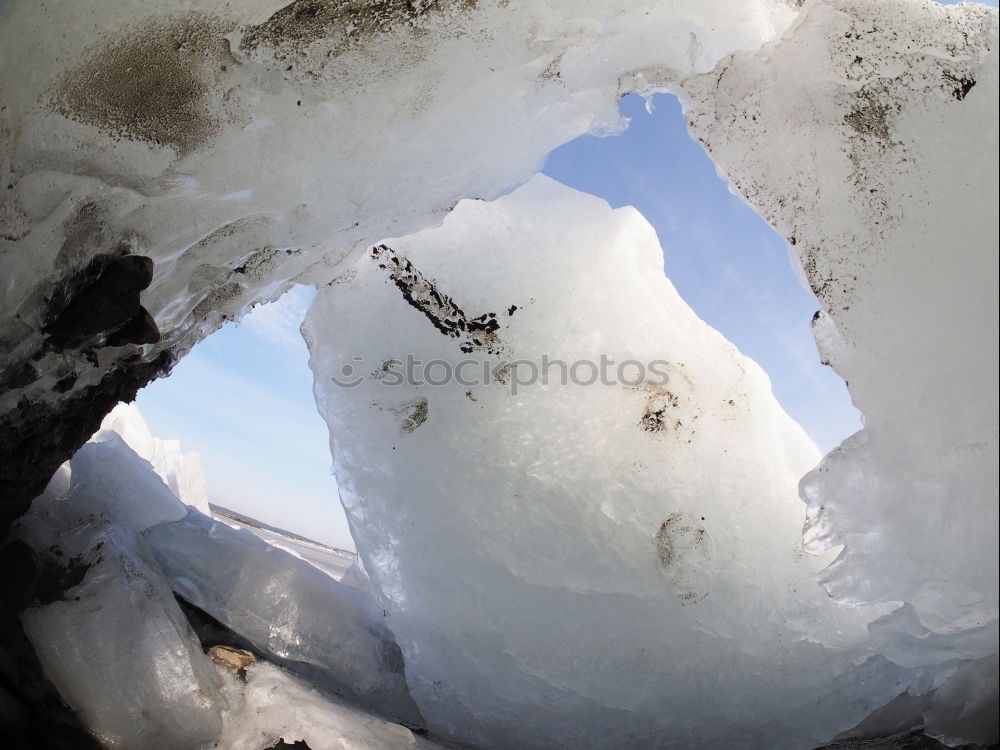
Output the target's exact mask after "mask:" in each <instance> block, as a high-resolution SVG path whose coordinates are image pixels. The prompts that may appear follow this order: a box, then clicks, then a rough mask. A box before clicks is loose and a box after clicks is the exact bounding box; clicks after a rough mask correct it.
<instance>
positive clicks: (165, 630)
mask: <svg viewBox="0 0 1000 750" xmlns="http://www.w3.org/2000/svg"><path fill="white" fill-rule="evenodd" d="M116 416H117V417H118V418H117V419H109V420H107V425H108V427H107V428H106V429H103V430H101V431H99V432H98V433H97V434H96V435H95V436H94V439H93V440H92V441H91V442H89V443H87V444H86V445H84V446H83V447H82V448H81V449H80V450H79V451H78V452H77V454H76V455H75V456H74V457H73V459H72V460H71V461H70V462H68V463H67V465H65V466H63V467H61V468H60V470H59V472H57V474H56V476H55V477H54V478H53V480H52V481H51V482H50V483H49V486H48V487H47V488H46V491H45V492H44V493H42V495H40V496H39V497H38V498H36V499H35V501H34V502H33V503H32V507H31V510H30V511H29V512H28V513H27V514H26V515H25V516H23V517H22V518H21V519H20V520H19V521H18V524H17V527H16V536H17V538H19V539H20V540H23V541H25V542H27V543H28V544H29V545H30V546H31V547H32V548H33V549H35V550H36V552H37V553H38V554H39V555H40V556H41V559H43V560H45V567H44V568H43V580H44V581H45V583H44V585H43V586H42V587H41V590H40V593H39V599H38V601H36V603H35V605H34V606H31V607H29V608H28V609H26V610H25V612H24V613H23V615H22V620H23V623H24V629H25V632H26V634H27V636H28V638H29V639H30V640H31V643H32V644H33V645H34V648H35V650H36V652H37V653H38V656H39V660H40V661H41V664H42V668H43V669H44V670H45V674H46V676H47V677H48V678H49V679H50V680H52V682H53V683H54V684H55V685H56V687H57V688H58V689H59V691H60V694H61V696H62V698H63V699H64V700H65V701H66V703H67V704H68V705H69V706H70V707H71V708H72V709H73V710H74V711H76V712H77V714H78V716H79V717H80V720H81V721H82V722H83V724H84V725H85V726H86V727H87V728H88V729H89V730H90V731H91V733H92V734H93V735H94V737H96V738H97V739H98V740H99V741H101V742H102V743H103V744H105V745H107V746H109V747H121V748H136V749H142V748H148V747H162V748H177V749H178V750H191V749H192V748H198V747H210V746H211V747H215V746H221V747H240V748H250V747H255V746H256V747H261V748H263V747H265V746H268V745H271V744H273V743H274V742H275V741H277V739H278V738H279V737H282V736H285V737H289V738H292V737H294V738H296V739H298V738H301V737H303V736H307V735H308V736H310V738H312V737H313V736H314V735H315V737H316V741H315V742H313V741H312V739H311V741H310V746H311V747H313V748H315V749H316V750H320V748H323V747H328V748H341V747H345V748H346V747H352V748H354V747H370V748H373V749H374V748H381V747H400V748H402V747H418V746H432V745H433V743H429V742H427V743H422V744H418V743H417V741H416V739H415V738H414V736H413V735H412V733H411V732H410V730H409V729H407V728H406V727H404V726H402V725H399V724H394V723H392V721H390V719H393V718H395V719H400V720H405V721H406V722H407V723H408V724H409V725H410V726H416V725H419V724H420V723H421V721H422V720H421V718H420V714H419V712H418V711H417V709H416V707H415V706H414V704H413V701H412V700H411V699H410V697H409V695H408V690H407V686H406V682H405V679H404V676H403V660H402V655H401V653H400V651H399V647H398V646H397V645H396V643H395V640H394V639H393V635H392V633H391V632H389V630H388V629H387V628H386V626H385V625H384V620H383V612H382V610H381V609H380V608H379V607H378V604H377V603H376V601H375V600H374V599H373V598H372V596H371V595H370V594H368V593H366V592H364V591H361V590H359V589H358V588H355V587H351V586H349V585H346V584H343V585H342V584H339V583H337V582H336V581H335V580H333V579H332V578H330V577H329V576H328V575H327V574H326V573H323V572H321V571H320V570H319V569H318V568H316V567H314V566H312V565H310V564H309V563H306V562H304V561H302V560H300V559H299V558H297V557H294V556H293V555H291V554H290V553H288V552H286V551H284V550H281V549H278V548H276V547H273V546H271V545H268V544H266V543H265V542H263V541H261V540H260V539H258V538H257V537H256V536H254V535H253V534H251V533H250V532H249V531H246V530H234V529H231V528H229V527H228V526H225V525H223V524H219V523H216V522H215V521H213V520H212V519H211V518H209V517H207V516H204V515H203V514H202V513H201V512H200V511H198V510H197V509H196V508H186V507H185V506H184V505H183V504H182V503H181V502H180V501H179V500H178V499H177V498H176V497H174V496H173V494H172V493H171V492H170V490H169V488H168V487H167V486H166V485H165V484H164V482H163V479H162V477H161V476H159V474H158V473H157V472H155V471H154V468H153V466H152V465H151V464H150V463H149V462H147V461H145V460H143V459H142V458H141V457H140V456H139V455H137V454H136V452H135V451H134V450H133V449H132V448H131V447H130V445H129V444H127V443H126V442H125V440H123V439H122V436H120V435H119V434H118V432H116V431H117V430H121V431H122V432H123V433H124V436H126V437H130V438H131V440H132V443H133V444H137V441H136V435H138V436H140V438H141V437H143V436H145V437H147V438H149V440H145V441H141V442H139V443H138V444H140V445H148V444H154V445H167V446H171V445H173V442H174V441H166V442H161V441H158V440H157V439H156V438H152V437H151V435H150V433H149V429H148V427H147V426H146V424H145V422H144V421H143V420H142V418H141V417H140V416H139V414H138V412H137V411H136V410H134V409H133V410H127V411H125V412H124V413H122V412H119V413H118V414H117V415H116ZM150 441H152V443H150ZM178 513H179V515H178ZM175 593H176V594H179V595H180V596H182V597H184V599H185V600H187V602H189V603H190V604H193V605H195V606H197V607H199V608H200V609H202V610H203V611H205V612H207V613H208V614H209V615H210V616H213V617H214V618H215V619H217V620H218V621H219V622H220V623H221V624H222V625H223V626H226V627H228V628H229V629H230V630H231V631H232V632H234V633H236V634H238V636H239V637H240V638H243V639H246V640H248V641H249V642H251V643H252V644H254V645H255V646H258V647H259V648H260V649H261V651H262V652H263V653H264V654H266V655H267V656H268V658H270V659H272V660H273V661H274V662H275V663H278V664H280V665H282V666H284V667H287V668H289V669H291V670H292V671H294V672H298V673H299V674H302V675H305V676H306V677H308V679H309V682H308V683H303V682H301V681H300V680H296V679H295V678H294V677H292V676H290V675H289V674H287V673H286V672H284V671H281V670H279V669H277V668H275V667H271V666H268V665H266V664H258V665H256V666H255V667H254V669H253V670H252V676H249V678H248V679H247V680H246V685H245V686H243V685H241V684H233V681H232V679H230V678H229V677H228V676H227V677H224V676H223V675H222V674H221V673H220V672H219V671H218V670H217V669H216V668H215V667H214V666H213V665H212V663H211V662H210V661H209V660H208V659H207V658H206V656H205V655H204V654H203V653H202V648H201V646H202V644H201V643H199V639H198V637H197V636H196V635H195V634H194V633H193V632H192V630H191V627H190V626H189V624H188V621H187V619H186V618H185V615H184V613H183V612H182V610H181V608H180V607H179V605H178V603H177V602H176V601H175V598H174V594H175ZM317 686H319V687H322V688H325V689H326V690H327V691H330V690H334V691H337V692H338V693H340V694H341V695H345V696H348V697H350V698H355V699H360V700H362V701H363V702H364V703H366V704H367V705H368V707H369V710H365V709H363V708H361V707H359V706H358V705H357V704H356V703H354V704H352V703H350V702H347V701H344V700H343V699H338V698H337V697H336V696H334V695H332V694H331V693H329V692H325V693H319V692H317V689H316V688H317ZM371 707H375V708H376V709H378V711H379V712H380V713H379V714H378V715H375V714H373V713H372V712H371V710H370V709H371ZM217 743H218V744H217ZM352 743H353V744H352ZM380 743H381V744H380Z"/></svg>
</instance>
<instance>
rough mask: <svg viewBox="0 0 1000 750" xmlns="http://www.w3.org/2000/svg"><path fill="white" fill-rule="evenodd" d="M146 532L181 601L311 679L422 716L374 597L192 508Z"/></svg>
mask: <svg viewBox="0 0 1000 750" xmlns="http://www.w3.org/2000/svg"><path fill="white" fill-rule="evenodd" d="M145 538H146V542H147V543H148V544H149V545H150V547H151V549H152V550H153V554H154V555H155V556H156V559H157V561H158V562H159V564H160V567H161V568H162V569H163V571H164V573H165V575H166V577H167V580H168V581H169V582H170V585H171V587H172V588H173V589H174V591H176V592H177V593H178V594H180V595H181V596H183V597H184V598H185V599H186V600H188V601H189V602H191V603H192V604H194V605H195V606H197V607H199V608H200V609H202V610H204V611H205V612H207V613H208V614H209V615H211V616H212V617H214V618H215V619H216V620H218V621H220V622H221V623H223V624H224V625H226V626H227V627H229V628H230V629H231V630H234V631H235V632H237V633H239V634H240V635H241V636H243V637H244V638H247V639H248V640H250V641H251V642H252V643H253V644H254V645H256V646H257V647H259V648H261V649H263V650H265V651H267V652H269V653H270V654H273V655H274V656H275V657H278V658H279V659H280V660H284V661H283V663H285V664H287V665H288V666H290V667H291V668H293V669H295V670H296V671H298V672H300V673H301V674H303V675H305V676H306V677H308V678H309V679H310V680H312V681H314V682H315V683H316V684H319V685H323V686H325V687H328V688H331V689H334V690H337V691H338V692H340V693H342V694H345V695H348V696H350V697H352V698H355V699H357V700H361V701H363V702H365V703H367V704H368V705H372V706H374V707H376V708H378V709H380V710H381V711H383V712H384V713H385V714H386V715H388V716H390V717H393V718H397V719H400V720H403V721H406V722H408V723H410V724H419V723H420V716H419V713H418V711H417V710H416V707H415V706H414V705H413V702H412V700H411V699H410V697H409V694H408V692H407V686H406V679H405V677H404V674H403V657H402V654H401V653H400V650H399V646H398V645H397V644H396V640H395V638H394V637H393V634H392V633H391V632H390V631H389V629H388V628H387V627H386V625H385V617H384V615H383V611H382V609H381V608H380V607H379V605H378V604H377V603H376V601H375V600H374V599H373V598H372V596H371V595H369V594H367V593H365V592H363V591H360V590H358V589H356V588H353V587H351V586H348V585H346V584H341V583H338V582H337V581H335V580H334V579H333V578H331V577H330V576H329V575H327V574H326V573H324V572H323V571H321V570H320V569H318V568H316V567H314V566H313V565H311V564H309V563H308V562H306V561H304V560H302V559H301V558H298V557H296V556H295V555H292V554H290V553H288V552H286V551H285V550H282V549H279V548H277V547H274V546H271V545H269V544H267V543H266V542H264V541H263V540H261V539H259V538H258V537H256V536H254V535H253V534H252V533H250V532H249V531H247V530H245V529H240V530H237V529H233V528H231V527H229V526H227V525H225V524H222V523H218V522H216V521H213V520H212V519H211V518H208V517H206V516H204V515H202V514H201V513H198V512H197V511H194V510H192V511H191V512H190V513H188V515H187V516H186V517H185V518H184V519H182V520H180V521H176V522H174V523H165V524H160V525H159V526H155V527H153V528H151V529H149V530H148V531H146V532H145Z"/></svg>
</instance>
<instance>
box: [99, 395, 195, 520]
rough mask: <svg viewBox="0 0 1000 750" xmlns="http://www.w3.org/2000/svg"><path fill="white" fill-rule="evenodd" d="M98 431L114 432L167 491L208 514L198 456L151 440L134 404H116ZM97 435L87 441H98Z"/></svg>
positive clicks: (175, 445) (176, 442)
mask: <svg viewBox="0 0 1000 750" xmlns="http://www.w3.org/2000/svg"><path fill="white" fill-rule="evenodd" d="M101 430H102V431H105V430H111V431H114V432H117V433H118V434H119V435H120V436H121V437H122V439H123V440H124V441H125V442H126V443H128V446H129V448H131V449H132V450H134V451H135V452H136V453H138V454H139V455H140V456H142V457H143V458H144V459H146V460H147V461H149V463H150V464H152V466H153V471H155V472H156V473H157V474H159V475H160V478H162V479H163V481H164V482H165V483H166V485H167V487H169V488H170V491H171V492H172V493H173V494H174V495H175V496H176V497H177V498H178V499H179V500H180V501H181V502H182V503H185V504H187V505H191V506H193V507H195V508H197V509H198V510H200V511H201V512H202V513H204V514H205V515H210V514H211V510H210V509H209V507H208V490H207V489H206V487H205V472H204V470H203V468H202V464H201V456H200V455H199V454H198V453H194V452H190V451H189V452H187V453H185V452H183V451H182V450H181V442H180V440H161V439H160V438H157V437H153V433H152V432H150V430H149V426H148V425H147V424H146V420H144V419H143V418H142V414H141V413H140V412H139V407H138V406H136V405H135V404H118V406H116V407H115V408H114V409H112V410H111V412H110V413H109V414H108V416H106V417H105V418H104V421H103V422H102V423H101ZM100 439H101V435H100V433H99V434H97V435H95V436H94V437H93V438H91V440H92V441H96V440H100Z"/></svg>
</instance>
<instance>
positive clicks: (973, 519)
mask: <svg viewBox="0 0 1000 750" xmlns="http://www.w3.org/2000/svg"><path fill="white" fill-rule="evenodd" d="M889 30H891V31H889ZM997 37H998V32H997V13H996V11H995V10H993V9H989V8H986V7H984V6H981V5H972V4H966V5H962V6H955V7H943V6H940V5H937V4H936V3H930V2H914V3H904V2H891V3H868V2H860V1H857V0H842V1H839V2H835V3H813V4H810V5H808V6H807V8H806V11H805V12H804V13H803V14H802V16H800V18H799V20H798V21H797V23H796V26H795V27H794V28H793V29H792V30H790V32H789V33H788V34H787V36H786V37H785V38H784V39H782V40H781V41H780V42H777V43H775V44H773V45H771V46H769V47H768V48H766V49H765V50H762V53H761V54H756V55H744V54H740V53H737V54H735V55H734V56H733V57H731V58H729V59H727V60H725V61H723V62H722V63H720V65H719V69H718V73H717V74H716V75H713V76H699V77H696V78H694V79H691V80H688V81H686V82H685V83H684V84H683V89H684V91H685V93H686V95H687V97H688V106H687V116H688V119H689V122H690V123H691V128H692V133H693V134H694V135H695V136H696V137H698V138H699V139H701V140H702V141H703V142H704V143H706V144H707V148H708V150H709V152H710V153H711V155H712V157H713V158H714V159H715V160H716V163H717V164H719V165H720V167H721V169H722V170H723V172H724V173H725V174H726V175H727V176H728V178H729V179H730V180H731V181H732V183H733V184H734V185H735V186H736V188H737V189H738V190H739V191H740V192H741V193H742V194H743V195H745V196H746V197H747V200H748V201H749V202H750V204H751V205H753V206H754V207H755V208H756V209H757V210H758V211H759V212H760V213H761V215H763V216H764V217H766V218H767V219H768V220H769V221H770V222H772V223H773V224H774V225H775V226H776V227H777V228H778V229H779V231H781V232H782V233H783V234H784V235H785V236H786V237H787V238H788V239H789V242H790V243H791V244H792V245H793V250H794V253H795V257H796V258H797V260H798V262H799V264H800V267H801V269H802V271H803V275H804V277H805V278H806V279H807V280H808V282H809V284H810V286H811V287H812V288H813V289H814V290H815V292H816V294H817V296H818V297H819V300H820V302H821V303H822V305H823V312H822V313H820V314H819V315H818V316H817V317H816V319H815V321H814V330H815V333H816V338H817V341H818V343H819V346H820V350H821V353H822V356H823V357H824V359H825V361H828V362H829V363H830V364H831V365H832V366H833V367H834V368H835V369H836V370H837V372H838V373H840V374H841V375H842V376H843V377H844V379H845V380H846V381H847V383H848V386H849V388H850V392H851V395H852V398H853V400H854V403H855V405H856V406H857V407H858V408H859V409H860V410H861V411H862V412H863V413H864V415H865V428H864V430H862V431H861V432H859V433H858V434H856V435H854V436H853V437H851V438H850V439H848V440H847V441H845V443H844V444H843V445H842V446H841V447H840V449H838V450H836V451H834V452H833V453H831V454H830V455H829V456H828V457H827V458H826V459H825V460H824V462H823V464H822V465H821V466H820V467H818V468H817V469H816V470H815V471H812V472H810V473H809V474H807V475H806V476H805V477H804V479H803V481H802V494H803V497H804V499H805V500H806V502H807V504H808V517H809V518H808V523H807V525H806V529H805V538H806V542H807V547H808V548H809V549H811V550H813V551H815V550H820V549H829V548H834V547H837V546H839V545H843V550H842V552H841V553H840V555H839V556H838V558H837V560H836V562H835V563H834V564H833V565H831V566H830V567H829V568H828V569H826V570H825V571H824V572H823V573H822V575H821V581H822V583H823V585H824V586H825V587H826V589H827V590H828V591H829V592H830V594H831V595H832V596H833V597H834V598H835V599H836V600H837V601H840V602H843V603H846V604H853V603H858V602H896V603H902V602H906V603H908V604H909V606H910V609H909V610H907V611H908V612H909V615H908V616H906V617H900V618H898V622H899V623H901V624H903V625H901V627H902V628H903V629H902V630H901V634H902V633H906V632H911V631H912V630H913V628H916V629H917V631H918V632H919V631H920V630H921V629H923V632H925V633H927V634H928V635H933V637H934V638H935V639H936V640H937V641H938V642H941V641H947V640H948V638H947V637H948V636H951V637H952V638H953V639H954V642H955V643H959V642H961V643H962V644H963V645H962V646H961V647H960V648H959V651H964V653H965V654H966V655H967V656H984V655H985V654H987V653H995V651H996V647H997V636H996V628H997V591H998V587H997V576H998V573H997V555H996V550H997V546H998V512H997V511H998V503H997V486H998V483H997V481H998V480H997V340H998V337H997V239H998V235H997V201H998V189H997V185H998V179H997V177H998V176H997V45H998V38H997ZM914 620H915V621H916V624H915V625H914V624H913V621H914ZM904 625H905V627H904ZM887 630H891V626H890V625H888V624H887V623H883V626H882V627H881V628H880V632H883V633H884V632H885V631H887ZM942 636H945V637H944V638H942ZM973 642H974V643H973Z"/></svg>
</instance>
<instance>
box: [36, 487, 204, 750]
mask: <svg viewBox="0 0 1000 750" xmlns="http://www.w3.org/2000/svg"><path fill="white" fill-rule="evenodd" d="M136 499H137V500H139V498H136ZM69 536H72V537H74V539H73V540H72V541H71V542H70V544H69V545H68V546H72V547H75V548H77V549H81V550H82V551H81V552H80V554H79V555H77V556H74V557H73V558H72V559H70V558H69V557H68V556H67V554H66V553H59V557H60V558H61V559H59V560H58V561H56V562H54V563H53V565H60V564H66V568H65V569H66V570H67V571H68V573H67V574H68V575H72V573H73V571H76V570H86V573H85V575H84V576H83V578H82V580H81V581H80V582H79V584H78V585H75V586H73V587H72V588H70V589H69V590H68V591H66V592H65V595H64V598H63V599H61V600H58V601H52V602H49V603H45V604H42V605H41V606H35V607H30V608H28V609H26V610H25V611H24V612H23V613H22V615H21V618H22V622H23V624H24V630H25V633H26V634H27V636H28V638H29V639H30V640H31V643H32V645H33V646H34V647H35V653H36V654H37V655H38V659H39V661H40V662H41V664H42V668H43V670H44V672H45V675H46V676H47V677H48V678H49V679H50V680H51V681H52V683H53V684H54V685H55V686H56V688H57V689H58V690H59V694H60V695H61V696H62V698H63V700H64V701H65V702H66V703H67V704H68V705H69V706H70V708H72V709H74V710H75V711H76V712H77V714H78V716H79V718H80V720H81V722H82V723H83V724H84V726H86V727H87V728H88V729H89V730H90V731H91V732H92V733H93V735H94V736H95V737H96V738H97V739H98V740H99V741H100V742H101V743H102V744H104V745H105V746H107V747H118V748H149V747H157V748H165V749H166V748H169V749H171V750H173V749H176V750H190V748H197V747H201V746H203V745H205V744H207V743H210V742H212V741H214V740H215V738H216V737H218V735H219V733H220V731H221V730H222V720H221V714H220V711H221V708H222V703H221V698H222V694H221V687H222V679H221V677H220V675H219V674H218V672H217V671H216V669H215V668H214V667H213V666H212V664H211V662H209V661H208V659H206V658H205V655H204V654H203V653H202V651H201V647H200V644H199V643H198V639H197V637H196V636H195V635H194V633H193V632H192V631H191V628H190V626H189V625H188V622H187V620H186V619H185V618H184V615H183V613H182V612H181V611H180V609H179V608H178V606H177V603H176V601H175V600H174V597H173V593H172V592H171V591H170V588H169V587H168V586H167V584H166V581H165V580H164V579H163V577H162V574H161V573H160V571H159V570H158V569H157V568H156V564H155V563H153V562H152V561H151V560H150V559H149V558H148V556H147V555H148V553H144V551H143V549H142V544H141V541H140V540H138V539H137V538H136V536H135V533H134V532H133V531H132V530H131V529H129V528H127V527H125V526H120V525H113V524H107V523H104V522H93V523H90V524H86V525H84V526H82V527H78V528H76V529H74V530H73V531H71V532H69ZM67 541H69V540H67Z"/></svg>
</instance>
